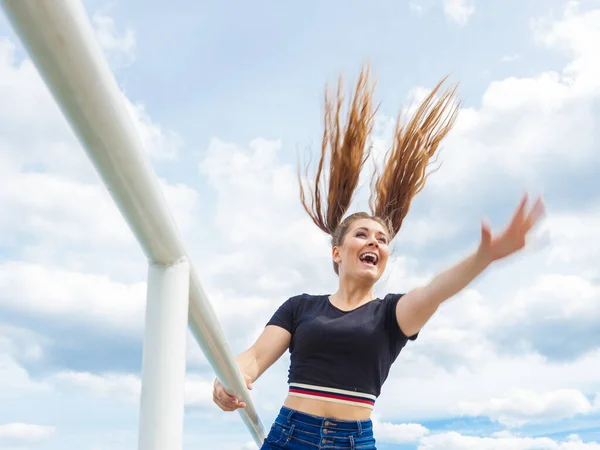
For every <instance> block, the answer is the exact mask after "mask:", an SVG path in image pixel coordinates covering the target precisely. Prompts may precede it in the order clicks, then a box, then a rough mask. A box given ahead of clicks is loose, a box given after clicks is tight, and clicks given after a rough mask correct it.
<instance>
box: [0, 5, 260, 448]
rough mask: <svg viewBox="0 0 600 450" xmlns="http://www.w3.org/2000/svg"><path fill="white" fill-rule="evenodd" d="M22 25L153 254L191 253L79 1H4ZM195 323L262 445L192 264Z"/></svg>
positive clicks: (35, 57) (170, 258)
mask: <svg viewBox="0 0 600 450" xmlns="http://www.w3.org/2000/svg"><path fill="white" fill-rule="evenodd" d="M0 5H2V6H3V7H4V10H5V11H6V13H7V16H8V17H9V19H10V21H11V23H12V25H13V27H14V29H15V31H16V32H17V34H18V35H19V37H20V38H21V41H22V42H23V44H24V46H25V47H26V49H27V50H28V52H29V54H30V56H31V59H32V61H33V62H34V63H35V64H36V66H37V68H38V70H39V72H40V74H41V75H42V77H43V78H44V81H45V82H46V84H47V86H48V87H49V89H50V91H51V92H52V94H53V96H54V98H55V100H56V102H57V104H58V105H59V106H60V108H61V110H62V111H63V114H64V115H65V116H66V118H67V119H68V120H69V123H70V124H71V127H72V129H73V131H74V132H75V134H76V135H77V137H78V138H79V140H80V141H81V142H82V144H83V146H84V148H85V149H86V151H87V153H88V156H89V157H90V159H91V160H92V162H93V163H94V166H95V167H96V170H97V171H98V173H99V174H100V176H101V177H102V180H103V181H104V183H105V184H106V186H107V187H108V190H109V192H110V194H111V195H112V197H113V199H114V200H115V202H116V204H117V206H118V207H119V209H120V211H121V213H122V214H123V216H124V217H125V219H126V220H127V222H128V224H129V226H130V227H131V229H132V230H133V232H134V234H135V236H136V238H137V240H138V242H139V243H140V245H141V246H142V249H143V250H144V252H145V253H146V255H147V256H148V259H149V260H150V261H152V262H155V263H160V264H171V263H173V262H174V261H177V260H178V259H179V258H181V257H183V256H186V255H187V252H186V250H185V247H184V245H183V242H182V240H181V237H180V235H179V231H178V229H177V227H176V225H175V222H174V221H173V218H172V216H171V213H170V210H169V208H168V207H167V204H166V200H165V198H164V195H163V193H162V191H161V189H160V186H159V184H158V181H157V178H156V175H155V174H154V171H153V170H152V167H151V165H150V162H149V160H148V157H147V155H146V153H145V152H144V149H143V148H142V144H141V141H140V138H139V135H138V132H137V129H136V128H135V126H134V124H133V121H132V119H131V117H130V115H129V112H128V110H127V108H126V105H125V102H124V99H123V95H122V93H121V91H120V89H119V87H118V85H117V83H116V80H115V79H114V76H113V75H112V73H111V71H110V68H109V66H108V63H107V62H106V58H105V57H104V55H103V54H102V50H101V49H100V46H99V45H98V42H97V40H96V37H95V35H94V31H93V28H92V25H91V23H90V20H89V17H88V15H87V13H86V11H85V8H84V7H83V4H82V3H81V1H80V0H0ZM189 301H190V310H189V325H190V328H191V331H192V333H193V335H194V336H195V338H196V340H197V341H198V343H199V345H200V347H201V348H202V350H203V352H204V354H205V355H206V357H207V359H208V360H209V361H210V363H211V365H212V367H213V369H214V370H215V372H216V374H217V376H218V377H219V379H220V380H221V382H222V383H223V384H224V386H225V387H226V388H227V389H228V391H229V392H231V393H233V394H236V395H239V396H240V397H241V398H242V399H243V401H244V402H245V403H246V405H247V407H246V408H245V409H244V410H240V414H241V416H242V419H243V421H244V423H245V424H246V426H247V427H248V429H249V431H250V433H251V435H252V437H253V439H254V441H255V442H256V444H257V445H258V446H259V447H260V446H261V445H262V442H263V440H264V437H265V431H264V428H263V426H262V423H261V422H260V419H259V417H258V414H257V412H256V408H255V407H254V403H253V402H252V399H251V397H250V394H249V392H248V390H247V389H246V385H245V382H244V380H243V378H242V375H241V374H240V372H239V369H238V368H237V364H236V362H235V358H234V356H233V354H232V352H231V350H230V347H229V345H228V343H227V340H226V339H225V336H224V334H223V330H222V329H221V326H220V325H219V322H218V320H217V316H216V314H215V312H214V309H213V308H212V305H211V304H210V301H209V300H208V297H207V295H206V293H205V292H204V289H203V287H202V284H201V283H200V278H199V277H198V274H197V273H196V271H195V269H194V266H193V264H192V263H191V262H190V299H189Z"/></svg>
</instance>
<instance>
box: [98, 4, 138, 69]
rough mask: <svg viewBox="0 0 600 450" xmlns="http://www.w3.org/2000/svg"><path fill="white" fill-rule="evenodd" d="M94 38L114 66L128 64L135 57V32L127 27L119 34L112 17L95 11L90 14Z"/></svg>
mask: <svg viewBox="0 0 600 450" xmlns="http://www.w3.org/2000/svg"><path fill="white" fill-rule="evenodd" d="M92 22H93V24H94V29H95V31H96V38H97V39H98V42H99V44H100V46H101V47H102V49H103V50H104V52H105V54H106V56H107V58H108V59H109V60H110V62H111V63H112V65H113V66H114V67H119V66H122V65H129V64H131V63H133V61H134V58H135V45H136V41H135V32H134V31H133V30H132V29H131V28H128V29H126V30H125V31H124V32H123V33H122V34H119V32H118V31H117V27H116V25H115V21H114V19H113V18H112V17H110V16H108V15H106V14H103V13H96V14H94V15H93V16H92Z"/></svg>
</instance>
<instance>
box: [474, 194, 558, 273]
mask: <svg viewBox="0 0 600 450" xmlns="http://www.w3.org/2000/svg"><path fill="white" fill-rule="evenodd" d="M527 200H528V195H527V194H525V195H523V198H522V199H521V202H520V203H519V206H518V207H517V210H516V211H515V213H514V215H513V217H512V220H511V221H510V223H509V225H508V227H507V228H506V230H505V231H504V232H502V233H500V234H498V235H497V236H492V229H491V227H490V225H489V224H486V223H483V224H482V225H481V244H480V246H479V252H480V254H482V255H483V256H484V257H485V259H487V260H488V261H489V262H493V261H496V260H498V259H502V258H505V257H507V256H509V255H511V254H513V253H515V252H516V251H518V250H521V249H522V248H523V247H525V244H526V242H527V234H528V233H529V231H530V230H531V229H532V228H533V227H534V226H535V225H536V224H537V223H538V222H539V221H540V220H541V219H542V217H543V216H544V214H545V212H546V208H545V206H544V201H543V200H542V197H541V196H540V197H538V198H537V199H536V201H535V203H534V204H533V206H531V208H528V207H527Z"/></svg>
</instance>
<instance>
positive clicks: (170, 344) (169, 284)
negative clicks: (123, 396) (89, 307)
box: [138, 258, 190, 450]
mask: <svg viewBox="0 0 600 450" xmlns="http://www.w3.org/2000/svg"><path fill="white" fill-rule="evenodd" d="M189 281H190V271H189V264H188V261H187V259H186V258H182V259H180V260H179V261H177V262H175V263H174V264H171V265H159V264H151V265H150V267H149V270H148V293H147V303H146V327H145V331H144V352H143V360H142V397H141V407H140V428H139V446H138V448H139V450H180V449H181V448H182V446H183V415H184V400H185V399H184V386H185V365H186V360H185V358H186V351H185V349H186V345H185V342H186V332H187V324H188V298H189V284H190V283H189Z"/></svg>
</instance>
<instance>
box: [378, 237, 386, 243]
mask: <svg viewBox="0 0 600 450" xmlns="http://www.w3.org/2000/svg"><path fill="white" fill-rule="evenodd" d="M379 242H381V243H382V244H387V239H386V238H383V237H382V238H379Z"/></svg>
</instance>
